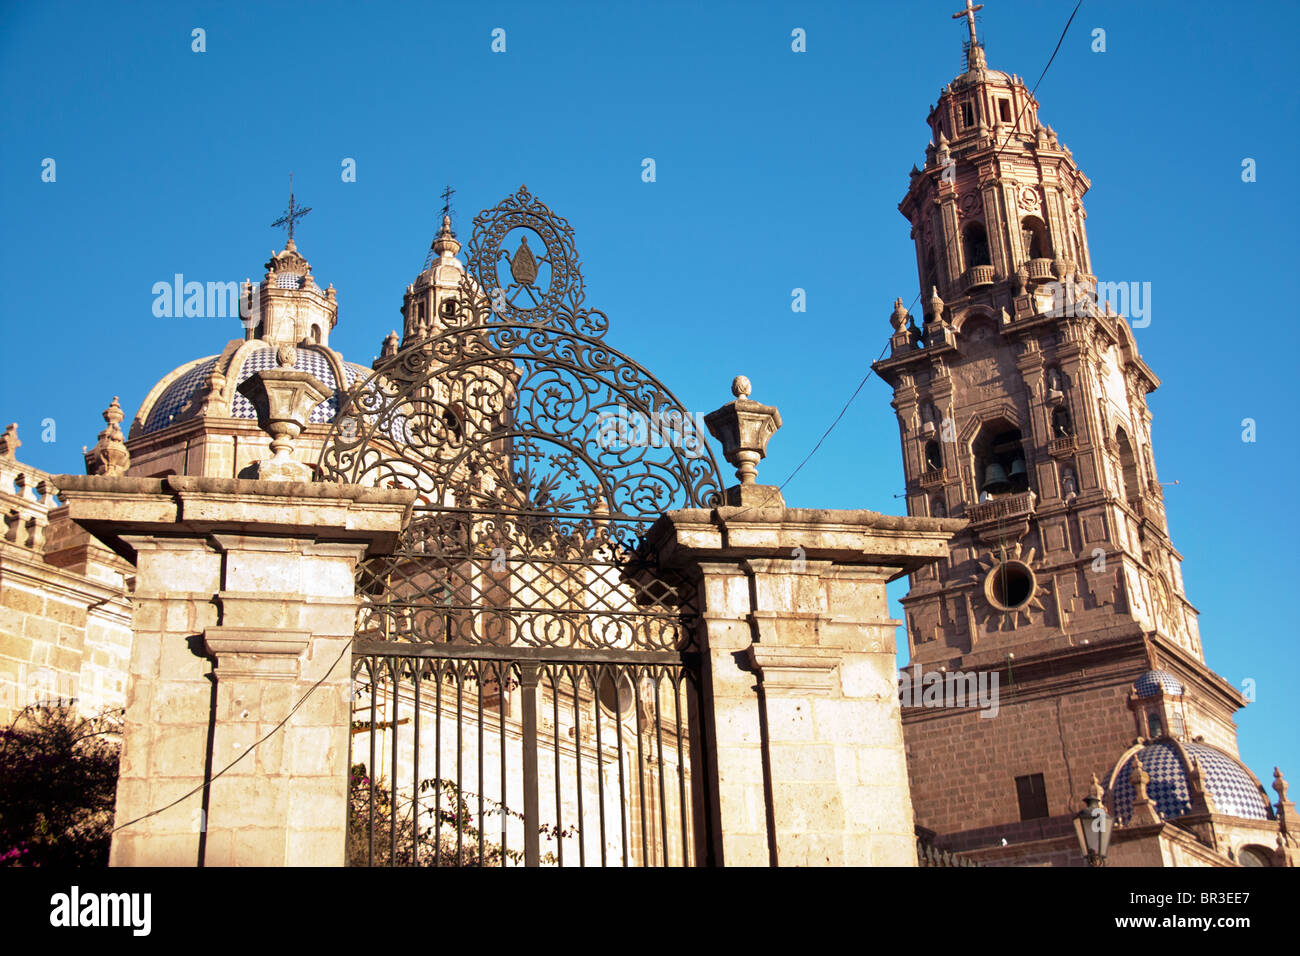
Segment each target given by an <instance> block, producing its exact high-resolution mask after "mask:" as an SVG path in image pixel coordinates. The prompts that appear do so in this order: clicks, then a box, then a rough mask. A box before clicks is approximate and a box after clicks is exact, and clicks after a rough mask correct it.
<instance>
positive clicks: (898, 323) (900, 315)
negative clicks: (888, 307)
mask: <svg viewBox="0 0 1300 956" xmlns="http://www.w3.org/2000/svg"><path fill="white" fill-rule="evenodd" d="M910 318H911V316H910V315H908V314H907V309H905V308H903V300H902V299H901V298H899V299H895V300H894V311H893V312H892V313H890V316H889V323H890V325H892V326H893V327H894V331H895V332H901V331H903V329H905V328H907V322H908V320H909V319H910Z"/></svg>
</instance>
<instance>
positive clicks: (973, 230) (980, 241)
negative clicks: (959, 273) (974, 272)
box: [962, 222, 993, 269]
mask: <svg viewBox="0 0 1300 956" xmlns="http://www.w3.org/2000/svg"><path fill="white" fill-rule="evenodd" d="M962 240H963V243H964V245H965V249H966V268H968V269H970V268H973V267H975V266H991V265H992V264H993V260H992V259H990V258H989V237H988V233H986V232H985V231H984V224H983V223H981V222H972V223H968V224H967V225H966V228H965V229H964V230H962Z"/></svg>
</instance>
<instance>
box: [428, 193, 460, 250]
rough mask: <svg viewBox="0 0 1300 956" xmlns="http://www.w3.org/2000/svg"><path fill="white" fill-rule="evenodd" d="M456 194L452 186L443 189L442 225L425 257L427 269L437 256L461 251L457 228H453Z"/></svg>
mask: <svg viewBox="0 0 1300 956" xmlns="http://www.w3.org/2000/svg"><path fill="white" fill-rule="evenodd" d="M454 195H456V190H454V189H452V188H451V186H446V187H445V188H444V189H443V190H442V226H441V228H439V230H438V234H437V235H436V236H434V237H433V242H432V244H430V246H429V254H428V255H427V256H425V257H424V268H425V269H426V270H427V269H428V268H429V267H430V266H432V265H433V260H434V258H435V257H437V256H443V255H447V254H448V253H450V254H451V255H453V256H454V255H456V253H458V252H460V243H459V242H457V241H456V230H454V229H452V228H451V214H452V212H453V209H452V206H451V197H452V196H454Z"/></svg>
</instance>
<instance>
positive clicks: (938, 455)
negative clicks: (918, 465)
mask: <svg viewBox="0 0 1300 956" xmlns="http://www.w3.org/2000/svg"><path fill="white" fill-rule="evenodd" d="M942 467H943V452H941V451H940V449H939V443H938V442H937V441H928V442H926V443H925V470H926V471H938V470H939V469H940V468H942Z"/></svg>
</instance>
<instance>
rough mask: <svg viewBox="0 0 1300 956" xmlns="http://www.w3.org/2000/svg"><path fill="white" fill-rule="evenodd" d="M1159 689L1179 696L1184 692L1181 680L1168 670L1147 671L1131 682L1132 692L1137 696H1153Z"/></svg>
mask: <svg viewBox="0 0 1300 956" xmlns="http://www.w3.org/2000/svg"><path fill="white" fill-rule="evenodd" d="M1161 691H1164V692H1165V693H1166V694H1174V695H1177V696H1179V697H1181V696H1182V695H1183V694H1184V693H1186V690H1185V688H1184V687H1183V683H1182V681H1180V680H1179V679H1178V678H1177V677H1175V676H1174V675H1173V674H1171V673H1169V671H1160V670H1151V671H1147V672H1146V673H1145V674H1143V675H1142V676H1141V677H1139V678H1138V679H1137V680H1135V681H1134V682H1133V692H1134V693H1135V694H1137V695H1138V697H1155V696H1156V695H1157V694H1159V693H1160V692H1161Z"/></svg>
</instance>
